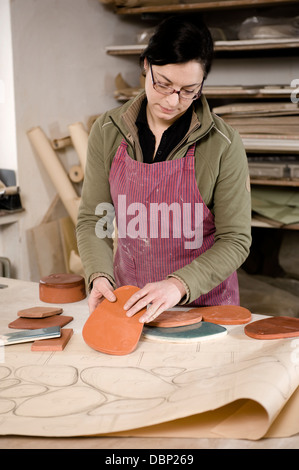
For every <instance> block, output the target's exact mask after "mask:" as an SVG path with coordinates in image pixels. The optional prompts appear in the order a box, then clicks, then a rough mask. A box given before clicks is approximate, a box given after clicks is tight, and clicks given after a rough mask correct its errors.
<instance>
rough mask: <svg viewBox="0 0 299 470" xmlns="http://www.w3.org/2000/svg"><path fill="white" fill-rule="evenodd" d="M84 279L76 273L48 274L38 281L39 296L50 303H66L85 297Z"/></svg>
mask: <svg viewBox="0 0 299 470" xmlns="http://www.w3.org/2000/svg"><path fill="white" fill-rule="evenodd" d="M85 297H86V290H85V281H84V278H83V277H82V276H80V275H78V274H69V273H60V274H50V275H49V276H45V277H43V278H41V279H40V281H39V298H40V300H42V301H43V302H47V303H51V304H67V303H72V302H78V301H80V300H83V299H85Z"/></svg>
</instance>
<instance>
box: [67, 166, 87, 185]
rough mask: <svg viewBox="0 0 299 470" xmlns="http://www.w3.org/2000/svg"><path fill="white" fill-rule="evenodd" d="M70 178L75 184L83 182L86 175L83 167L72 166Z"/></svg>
mask: <svg viewBox="0 0 299 470" xmlns="http://www.w3.org/2000/svg"><path fill="white" fill-rule="evenodd" d="M69 177H70V180H71V181H72V182H73V183H80V182H81V181H83V177H84V175H83V170H82V168H81V166H80V165H74V166H72V167H71V169H70V171H69Z"/></svg>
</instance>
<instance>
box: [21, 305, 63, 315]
mask: <svg viewBox="0 0 299 470" xmlns="http://www.w3.org/2000/svg"><path fill="white" fill-rule="evenodd" d="M62 312H63V309H62V308H59V307H30V308H25V309H23V310H19V311H18V316H19V317H22V318H46V317H52V316H53V315H59V314H60V313H62Z"/></svg>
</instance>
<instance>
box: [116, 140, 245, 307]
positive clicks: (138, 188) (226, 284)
mask: <svg viewBox="0 0 299 470" xmlns="http://www.w3.org/2000/svg"><path fill="white" fill-rule="evenodd" d="M194 151H195V144H194V145H192V146H191V147H189V149H188V152H187V154H186V156H185V157H184V158H180V159H176V160H172V161H164V162H157V163H154V164H147V163H141V162H137V161H136V160H133V159H132V158H131V157H130V156H129V155H128V153H127V143H126V141H125V140H123V141H122V142H121V144H120V146H119V148H118V149H117V152H116V154H115V157H114V159H113V162H112V166H111V170H110V176H109V182H110V191H111V196H112V200H113V204H114V208H115V215H116V221H117V227H118V241H117V251H116V254H115V259H114V276H115V281H116V285H117V286H118V287H120V286H122V285H135V286H137V287H140V288H141V287H143V286H144V285H145V284H147V283H149V282H156V281H160V280H162V279H165V278H166V277H167V276H168V275H169V274H170V273H172V272H174V271H176V270H178V269H180V268H182V267H183V266H185V265H186V264H189V263H191V262H192V261H193V260H194V259H195V258H197V257H198V256H200V255H201V254H202V253H204V252H205V251H206V250H208V249H209V248H210V247H211V246H212V245H213V244H214V233H215V224H214V216H213V214H212V213H211V212H210V210H209V209H208V208H207V206H206V205H205V203H204V201H203V199H202V197H201V195H200V192H199V190H198V187H197V184H196V179H195V168H194ZM195 208H196V209H195ZM224 304H231V305H239V287H238V279H237V274H236V272H234V273H233V274H232V275H231V276H229V277H228V278H227V279H226V280H225V281H223V282H222V283H221V284H220V285H218V286H217V287H215V288H214V289H213V290H211V291H210V292H208V293H207V294H203V295H201V296H200V297H199V298H198V299H196V300H195V301H194V302H192V303H190V304H189V305H190V306H200V305H201V306H203V305H224Z"/></svg>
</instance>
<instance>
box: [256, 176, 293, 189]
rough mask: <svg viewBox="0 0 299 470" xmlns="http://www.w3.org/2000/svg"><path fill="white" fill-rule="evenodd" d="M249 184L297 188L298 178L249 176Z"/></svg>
mask: <svg viewBox="0 0 299 470" xmlns="http://www.w3.org/2000/svg"><path fill="white" fill-rule="evenodd" d="M250 184H251V185H252V186H254V185H260V186H283V187H291V188H299V180H290V179H277V180H274V179H273V180H271V179H265V178H263V179H262V178H261V179H258V178H250Z"/></svg>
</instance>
